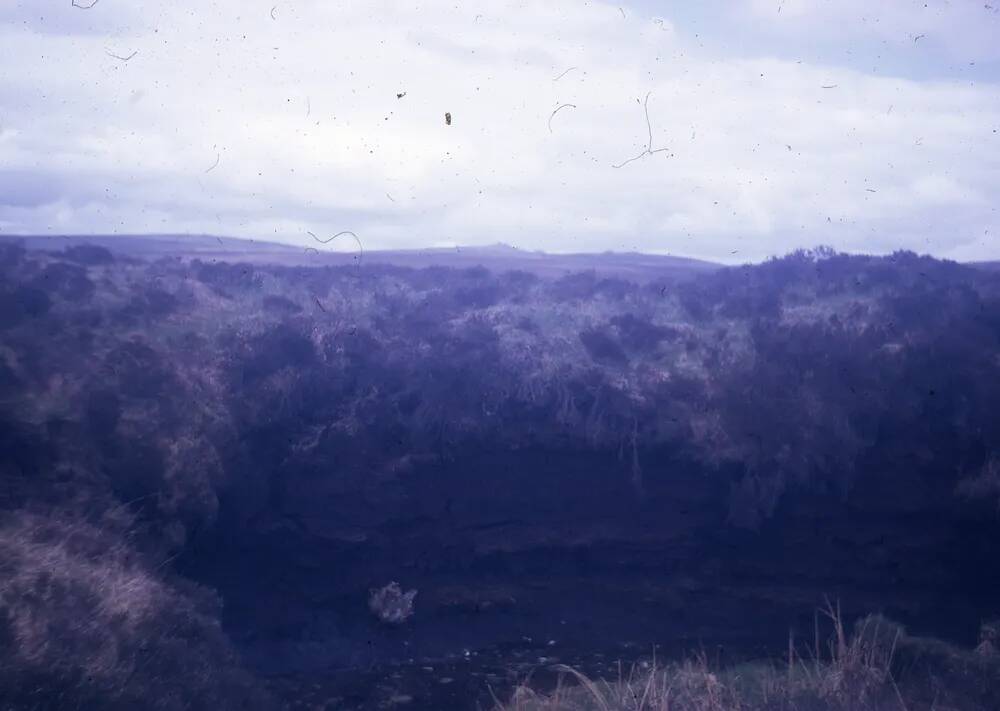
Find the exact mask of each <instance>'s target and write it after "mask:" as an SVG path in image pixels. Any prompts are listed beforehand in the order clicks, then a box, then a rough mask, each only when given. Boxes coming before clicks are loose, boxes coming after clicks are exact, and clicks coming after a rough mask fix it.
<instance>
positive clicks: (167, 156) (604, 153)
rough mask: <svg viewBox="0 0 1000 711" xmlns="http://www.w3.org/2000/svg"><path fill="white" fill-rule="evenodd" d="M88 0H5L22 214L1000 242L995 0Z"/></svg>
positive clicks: (68, 230) (505, 234) (742, 240)
mask: <svg viewBox="0 0 1000 711" xmlns="http://www.w3.org/2000/svg"><path fill="white" fill-rule="evenodd" d="M996 1H997V3H998V4H997V8H1000V0H996ZM73 2H76V3H77V4H78V5H82V6H87V5H89V4H90V3H91V2H92V0H58V1H49V0H0V231H2V232H4V233H20V234H26V233H40V234H79V233H129V234H131V233H147V232H149V233H178V232H196V233H210V234H222V235H232V236H241V237H254V238H262V237H263V238H269V239H272V240H276V241H282V242H292V243H299V244H302V245H303V246H309V245H313V246H315V242H314V241H313V240H312V238H311V237H309V236H308V234H307V232H313V233H315V234H317V235H319V236H321V237H322V236H325V235H332V234H334V233H336V232H339V231H341V230H353V231H354V232H356V233H357V234H358V236H359V237H360V239H361V240H362V241H363V243H364V244H365V247H366V248H367V249H379V248H399V247H424V246H443V245H453V244H461V245H472V244H487V243H494V242H506V243H508V244H512V245H514V246H517V247H520V248H524V249H544V250H548V251H562V252H566V251H603V250H639V251H646V252H657V253H669V254H680V255H690V256H698V257H705V258H710V259H718V260H723V261H743V260H747V259H761V258H764V257H766V256H769V255H773V254H783V253H785V252H787V251H789V250H791V249H794V248H796V247H800V246H815V245H818V244H826V245H831V246H833V247H835V248H838V249H844V250H849V251H866V252H885V251H891V250H895V249H912V250H915V251H918V252H929V253H932V254H936V255H939V256H945V257H950V258H956V259H987V258H992V259H996V258H1000V216H998V213H997V209H996V206H997V202H998V200H997V190H998V187H1000V133H998V130H1000V12H998V9H997V8H994V7H992V6H991V5H990V4H988V3H984V2H982V0H951V1H950V2H946V1H944V0H928V1H927V2H926V3H925V2H910V0H880V1H879V2H873V1H870V0H784V1H782V0H727V1H723V0H705V1H703V2H697V3H696V2H693V1H689V0H684V1H683V2H681V1H679V2H654V1H653V0H633V1H632V2H621V3H619V2H617V1H616V2H614V3H612V4H606V3H602V2H578V1H570V0H544V1H542V0H540V1H538V2H528V1H525V2H502V1H495V0H494V1H491V2H489V3H485V2H484V3H476V2H465V1H462V2H458V1H457V0H448V2H441V1H438V0H422V1H420V2H382V1H379V0H362V1H358V2H342V1H337V2H334V1H333V0H264V1H260V2H258V1H257V0H218V1H216V2H210V1H207V0H201V1H199V2H193V1H192V2H166V1H160V2H147V1H145V0H98V1H97V2H96V4H94V6H93V7H91V8H89V9H84V7H75V6H74V5H73ZM647 96H648V104H647V107H648V115H649V124H648V126H647V121H646V115H645V110H644V101H645V100H646V97H647ZM560 107H561V108H560ZM557 109H558V111H557ZM446 112H449V113H450V114H451V117H452V122H451V125H446V122H445V113H446ZM553 112H555V113H553ZM650 135H651V136H652V141H651V143H650ZM631 158H635V160H632V161H630V162H628V161H629V159H631ZM623 163H625V164H624V165H622V164H623ZM353 246H354V245H353V244H352V245H347V244H345V245H344V248H345V249H346V248H349V247H353Z"/></svg>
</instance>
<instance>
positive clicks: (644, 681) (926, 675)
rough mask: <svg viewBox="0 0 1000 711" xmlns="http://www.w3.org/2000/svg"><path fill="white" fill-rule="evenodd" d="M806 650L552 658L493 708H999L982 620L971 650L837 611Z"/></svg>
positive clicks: (991, 638)
mask: <svg viewBox="0 0 1000 711" xmlns="http://www.w3.org/2000/svg"><path fill="white" fill-rule="evenodd" d="M821 613H822V615H823V616H824V617H825V618H826V619H827V620H828V621H829V623H830V626H832V632H831V634H830V636H829V639H827V640H825V641H821V640H820V638H819V634H818V633H817V634H816V635H815V639H814V640H813V642H812V644H810V645H809V648H808V649H804V648H801V647H800V646H799V645H796V644H795V643H794V642H792V641H790V643H789V650H788V654H787V658H786V659H783V660H781V662H770V663H754V664H745V665H740V666H734V667H729V668H722V669H717V668H713V666H712V665H711V664H710V663H709V661H708V659H707V657H706V656H704V655H698V656H695V657H692V658H690V659H688V660H686V661H684V662H682V663H668V664H662V663H658V662H656V661H655V660H654V661H653V662H651V663H647V664H643V665H639V666H634V667H633V668H632V670H631V671H629V672H623V671H620V672H619V674H618V676H617V678H614V679H610V680H608V679H599V680H598V679H590V678H588V677H587V676H585V675H583V674H581V673H580V672H578V671H577V670H575V669H573V668H571V667H567V666H559V667H557V668H556V670H557V671H559V672H561V677H560V680H559V682H558V684H557V686H556V688H555V689H554V690H553V691H551V692H548V693H541V692H538V691H536V690H533V689H532V688H531V687H530V686H529V685H523V686H520V687H518V688H517V689H516V690H515V691H514V693H513V694H512V696H511V698H510V699H509V701H507V702H506V703H502V702H500V701H497V711H571V710H572V711H915V710H916V709H928V710H934V711H958V710H960V711H979V710H982V711H987V710H988V709H997V708H1000V654H998V652H997V650H996V647H995V641H996V628H995V626H992V625H984V626H983V630H982V636H981V641H980V644H979V646H978V647H976V648H975V649H972V650H969V649H961V648H959V647H956V646H953V645H951V644H947V643H944V642H941V641H938V640H933V639H927V638H920V637H912V636H910V635H908V634H907V632H906V630H905V629H904V628H903V627H902V626H900V625H898V624H896V623H894V622H892V621H889V620H887V619H885V618H883V617H880V616H869V617H866V618H864V619H861V620H859V621H858V622H857V623H856V624H855V625H854V627H853V630H850V631H849V630H847V629H846V628H845V625H844V622H843V620H842V618H841V616H840V613H839V611H838V610H837V609H836V608H835V607H832V606H828V607H826V608H825V609H823V610H822V611H821Z"/></svg>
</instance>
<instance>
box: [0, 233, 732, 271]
mask: <svg viewBox="0 0 1000 711" xmlns="http://www.w3.org/2000/svg"><path fill="white" fill-rule="evenodd" d="M0 239H9V240H15V241H20V242H21V243H23V244H24V246H25V247H27V248H29V249H38V250H50V251H60V250H63V249H65V248H66V247H71V246H74V245H83V244H91V245H97V246H100V247H105V248H106V249H110V250H112V251H114V252H115V253H117V254H120V255H123V256H129V257H135V258H141V259H158V258H161V257H179V258H181V259H185V260H189V259H200V260H202V261H210V260H213V259H215V260H224V261H240V262H249V263H253V264H280V265H282V266H335V265H343V264H348V265H349V264H357V263H358V262H359V261H360V263H361V264H365V263H367V264H391V265H394V266H400V267H412V268H414V269H420V268H423V267H429V266H443V267H453V268H458V269H461V268H464V267H475V266H483V267H487V268H489V269H493V270H500V271H513V270H521V271H526V272H531V273H532V274H537V275H539V276H550V277H558V276H562V275H564V274H568V273H573V272H581V271H591V270H593V271H594V272H596V273H598V274H601V275H606V276H618V277H622V278H628V279H632V280H636V281H651V280H652V279H657V278H662V277H663V276H664V275H665V273H669V275H670V276H673V277H675V278H677V277H687V276H693V275H695V274H705V273H708V272H713V271H715V270H717V269H720V268H721V267H722V265H720V264H715V263H713V262H707V261H703V260H700V259H689V258H686V257H672V256H663V255H653V254H641V253H638V252H604V253H600V254H595V253H590V254H548V253H546V252H529V251H524V250H521V249H517V248H515V247H511V246H509V245H505V244H496V245H489V246H479V247H454V248H429V249H412V250H377V251H375V250H373V251H365V252H363V253H361V252H359V251H346V252H341V251H338V252H334V251H331V250H328V249H325V248H324V247H323V245H321V244H306V245H304V246H302V247H298V246H293V245H288V244H279V243H276V242H264V241H260V240H247V239H239V238H234V237H219V236H214V235H73V236H70V235H52V236H49V235H43V236H0ZM352 245H353V243H352Z"/></svg>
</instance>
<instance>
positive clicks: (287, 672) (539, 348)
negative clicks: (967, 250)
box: [0, 238, 1000, 711]
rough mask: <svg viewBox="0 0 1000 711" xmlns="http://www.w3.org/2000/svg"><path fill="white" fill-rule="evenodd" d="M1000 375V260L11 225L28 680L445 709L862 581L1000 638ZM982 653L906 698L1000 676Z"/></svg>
mask: <svg viewBox="0 0 1000 711" xmlns="http://www.w3.org/2000/svg"><path fill="white" fill-rule="evenodd" d="M213 243H214V244H213ZM998 403H1000V271H997V270H995V269H993V268H992V267H991V266H990V265H963V264H958V263H954V262H946V261H940V260H936V259H933V258H930V257H922V256H918V255H915V254H913V253H909V252H900V253H896V254H893V255H889V256H884V257H872V256H851V255H844V254H837V253H833V252H831V251H829V250H825V249H817V250H812V251H801V252H796V253H793V254H790V255H788V256H785V257H783V258H780V259H774V260H770V261H768V262H765V263H763V264H759V265H753V266H742V267H728V268H723V267H720V266H718V265H711V264H707V263H704V262H697V261H694V260H681V259H671V258H656V257H643V256H641V255H592V256H580V255H577V256H568V257H545V256H542V255H537V254H531V253H522V252H517V251H516V250H510V249H505V248H493V249H486V250H478V251H477V250H462V251H460V252H455V251H441V252H439V253H435V252H424V253H375V254H367V255H363V256H360V257H358V256H354V255H346V256H345V255H330V254H318V253H315V251H309V252H305V251H303V250H301V249H298V250H296V249H293V248H285V247H278V246H274V245H270V246H269V245H257V244H254V245H247V244H246V243H239V244H237V243H236V242H235V241H230V240H226V241H223V240H221V239H219V240H217V239H216V238H199V239H198V240H192V241H189V242H184V241H176V240H174V241H171V240H169V239H163V240H160V241H159V242H158V241H156V240H148V241H146V242H143V241H142V240H138V239H136V240H127V241H122V242H115V241H114V239H113V238H104V239H101V238H94V239H91V240H81V239H68V240H60V239H53V238H44V239H42V238H25V239H7V238H4V239H2V240H0V451H2V452H3V455H2V457H0V708H4V709H6V708H11V709H21V708H25V709H29V708H30V709H63V708H87V709H89V708H101V709H134V708H149V709H164V710H168V709H169V710H171V711H173V710H174V709H188V708H191V709H229V708H234V709H235V708H259V709H265V708H266V709H270V708H280V707H281V705H282V704H285V705H289V706H291V707H296V708H298V707H301V708H310V707H312V708H379V707H387V706H392V705H401V706H404V707H408V708H418V706H419V704H420V703H425V702H424V701H422V697H421V693H423V691H422V689H423V687H421V686H420V684H419V683H417V682H413V683H412V684H411V686H406V684H405V683H404V682H399V684H397V686H392V683H390V682H387V681H386V680H387V679H391V678H395V677H393V674H396V675H397V676H398V675H399V674H403V672H400V671H399V670H401V669H412V668H415V666H416V667H420V668H423V667H425V666H426V667H427V668H431V669H434V668H441V667H440V666H439V665H440V664H442V662H439V661H438V660H451V661H447V662H446V663H444V664H446V665H447V668H448V669H452V670H454V669H457V668H458V667H460V666H461V665H462V664H463V663H465V662H463V658H464V659H469V658H471V657H473V656H475V655H481V657H482V658H485V657H487V656H490V655H493V656H491V657H490V658H491V659H495V660H497V661H496V667H497V668H498V669H500V668H502V667H503V666H504V665H505V664H506V663H507V662H508V661H509V660H510V659H514V658H515V657H517V658H518V659H520V658H521V657H518V656H517V655H527V656H530V658H531V660H532V664H534V665H535V666H538V667H545V666H546V662H547V661H550V660H549V659H548V657H552V656H554V655H555V654H556V653H558V655H559V657H560V659H561V660H563V661H566V660H568V659H569V658H571V657H572V656H573V654H575V653H577V652H579V651H580V650H591V651H594V650H597V651H599V652H600V654H601V655H609V656H607V658H608V659H613V658H615V657H614V656H611V655H616V654H618V655H624V654H633V659H638V658H640V657H641V656H642V655H644V654H646V653H647V651H648V650H649V649H650V648H651V647H652V645H657V649H659V650H661V651H660V652H658V654H661V655H663V654H665V655H667V656H671V655H676V656H678V658H679V657H680V656H682V655H684V654H685V653H688V652H690V651H692V650H701V651H702V653H704V654H707V655H708V656H709V657H710V658H711V661H712V662H713V663H714V664H719V665H721V666H726V665H727V664H731V663H737V662H739V661H741V660H745V659H750V658H759V657H771V658H780V657H782V656H783V655H784V656H787V649H788V647H789V630H790V629H793V630H797V631H798V633H799V634H800V637H802V638H806V639H809V640H813V637H814V630H815V636H816V638H817V640H818V637H819V636H823V637H824V638H825V636H826V635H827V634H828V633H829V632H830V630H829V629H828V628H829V622H830V620H829V619H825V618H824V621H823V629H822V631H820V630H819V626H820V623H819V622H818V621H817V619H818V618H817V617H816V616H815V610H816V608H817V606H819V605H821V604H822V603H823V601H824V600H825V599H827V598H829V599H831V600H839V601H840V603H841V605H842V608H841V609H842V615H843V619H844V620H845V621H846V622H845V624H853V621H854V620H856V619H860V618H862V616H863V615H865V614H867V613H883V614H885V615H887V616H889V617H891V618H892V619H894V620H897V621H898V622H901V623H903V624H905V625H906V626H907V628H908V629H909V630H910V633H912V634H913V635H914V636H913V637H909V636H900V639H905V640H911V641H912V640H913V639H922V638H925V637H938V638H941V639H944V640H948V643H949V644H952V645H955V647H954V648H955V649H956V650H957V649H966V650H971V649H972V648H973V647H975V646H976V645H977V644H979V645H980V648H981V649H986V651H987V652H988V651H989V649H990V644H991V641H990V640H991V639H992V638H990V637H989V630H991V629H993V627H991V626H990V624H989V621H990V620H992V619H995V618H996V616H997V615H998V614H1000V565H998V562H1000V561H998V552H1000V547H998V544H997V541H998V540H1000V414H998ZM391 581H398V582H399V583H400V584H401V585H402V586H403V587H404V588H405V589H415V590H417V591H418V593H417V597H416V603H415V613H414V615H413V617H412V619H409V620H407V621H406V622H405V623H404V624H402V625H397V626H387V625H384V624H380V623H379V621H378V620H377V619H375V618H374V617H373V616H372V615H371V614H370V613H369V611H368V607H367V605H368V596H369V591H370V590H372V589H373V588H378V587H381V586H384V585H386V584H387V583H389V582H391ZM984 623H986V625H985V626H984ZM887 624H888V623H887ZM983 630H986V632H983ZM835 631H836V625H834V632H835ZM907 634H909V633H907ZM900 635H903V633H900ZM983 635H986V636H985V637H984V636H983ZM809 644H810V645H812V644H813V642H812V641H810V642H809ZM893 644H894V645H895V641H894V642H893ZM940 644H942V645H943V644H944V642H942V643H940ZM623 645H624V646H623ZM984 645H985V646H984ZM911 646H912V645H911ZM901 648H907V647H906V644H902V645H901ZM623 649H626V650H633V651H631V652H623V651H622V650H623ZM816 649H817V650H818V649H819V644H818V641H817V643H816ZM846 649H848V645H847V643H846V642H845V644H844V647H843V648H842V649H841V652H843V650H846ZM497 650H508V652H503V651H497ZM551 650H555V652H553V651H551ZM515 652H516V653H515ZM819 654H821V652H817V655H819ZM956 654H957V652H956ZM832 656H833V657H834V660H833V661H836V657H837V654H836V653H834V654H833V655H832ZM986 656H987V657H988V656H989V655H988V654H987V655H986ZM602 658H604V657H602ZM618 658H620V657H618ZM983 658H984V659H985V657H983ZM977 659H978V657H977ZM539 660H542V661H539ZM553 661H554V660H553ZM883 661H884V662H885V664H890V661H889V660H883ZM491 663H492V662H491ZM970 663H971V662H970ZM976 664H979V665H980V666H978V667H975V669H976V671H975V673H974V674H973V673H972V672H968V673H967V670H966V671H963V672H962V674H960V675H959V676H962V675H964V676H962V678H963V679H966V680H967V679H968V678H970V677H969V675H970V674H972V676H974V677H975V679H976V680H977V681H976V684H974V685H973V686H974V689H973V690H972V691H969V690H968V689H966V688H964V687H963V688H961V689H956V688H954V687H953V686H951V685H950V681H949V680H950V679H951V677H949V676H948V674H946V673H945V672H943V671H940V670H938V671H935V672H934V674H937V676H936V677H935V678H940V679H943V680H944V681H942V682H941V684H939V685H938V686H935V690H934V693H933V694H930V693H929V692H928V693H927V694H924V691H926V689H924V691H921V694H923V695H920V696H918V697H914V699H912V700H910V699H907V701H908V703H907V707H908V708H931V707H932V706H930V705H929V702H928V703H927V704H925V705H921V704H922V703H923V702H924V701H927V699H928V698H933V699H934V703H935V704H938V705H937V706H936V708H942V709H943V708H956V707H957V708H963V709H965V708H969V709H974V708H983V709H988V708H995V703H996V701H997V699H1000V681H998V679H1000V676H998V673H997V668H996V666H995V665H994V666H989V664H987V662H985V661H981V662H976ZM990 664H992V662H991V663H990ZM436 665H438V666H436ZM518 669H521V668H518ZM602 670H603V671H604V672H606V671H607V669H606V668H605V667H602V668H600V669H596V672H601V671H602ZM517 673H520V671H518V672H517ZM588 673H594V672H592V671H590V670H588ZM449 674H450V675H451V676H450V677H449V678H451V677H455V678H456V679H459V681H457V682H455V683H451V684H444V685H442V684H440V683H439V682H440V679H439V678H438V677H439V676H440V674H439V673H438V672H435V677H434V684H433V688H434V689H435V691H434V692H433V694H438V696H435V697H434V699H436V700H435V701H433V703H436V704H438V706H436V707H437V708H448V707H450V708H475V706H476V704H477V703H479V704H483V703H484V699H485V703H487V704H488V703H489V701H490V699H491V696H490V694H489V693H487V681H490V680H493V681H492V685H491V687H490V688H491V689H493V690H495V691H496V693H498V694H499V695H500V697H501V699H503V700H504V701H506V698H505V697H504V694H509V693H510V692H511V691H512V689H513V684H516V683H517V682H518V681H522V680H523V678H507V677H504V676H503V674H502V672H496V674H497V675H499V676H496V678H494V677H493V676H490V675H491V674H494V672H492V671H490V672H486V671H484V672H483V674H484V675H485V676H483V677H481V678H480V677H474V676H471V675H466V677H462V678H459V676H458V675H459V674H460V672H457V671H451V672H449ZM956 674H957V672H956ZM403 676H405V674H403ZM515 676H516V674H515ZM645 678H646V679H647V680H648V679H649V678H656V677H648V676H647V677H645ZM701 678H702V680H704V678H705V677H701ZM713 678H714V677H713ZM720 678H721V677H720ZM329 679H342V680H344V681H343V683H341V682H337V684H334V685H333V686H331V687H330V688H329V689H326V688H324V689H323V692H324V694H326V696H325V697H324V698H317V699H314V700H310V701H309V704H310V705H305V703H306V702H305V701H303V699H305V698H306V697H307V695H308V694H311V693H313V691H310V690H313V687H314V685H316V686H317V688H318V686H319V685H321V680H329ZM359 679H360V680H361V681H358V680H359ZM322 683H325V682H322ZM407 683H409V682H407ZM421 683H423V682H421ZM387 684H388V685H387ZM352 685H353V686H352ZM307 687H308V688H307ZM355 687H357V688H355ZM361 687H364V688H363V689H361V690H359V688H361ZM397 687H398V688H397ZM404 687H405V688H404ZM411 687H412V688H415V689H417V691H415V692H411V691H407V689H410V688H411ZM445 687H447V688H446V689H445V690H444V691H442V690H441V689H444V688H445ZM401 688H404V689H403V691H400V689H401ZM922 688H923V687H922ZM904 691H905V687H904ZM404 692H405V693H404ZM894 693H896V692H894ZM430 694H431V692H430V691H428V692H427V695H430ZM441 694H446V696H441ZM310 698H311V697H310ZM442 698H445V699H450V701H442V700H441V699H442ZM895 698H896V696H895V695H894V696H893V701H892V703H895ZM519 699H521V697H516V698H514V699H513V700H512V702H511V703H512V704H514V705H519V706H518V707H520V708H563V707H564V706H561V705H559V703H556V702H553V701H552V700H551V699H548V700H539V698H537V697H535V698H533V700H532V701H531V703H530V704H529V703H527V702H523V699H521V700H519ZM899 702H900V703H903V700H902V698H900V699H899ZM426 703H432V702H426ZM574 703H576V702H574ZM580 703H581V704H582V702H580ZM720 703H721V702H720ZM727 703H728V702H727ZM734 703H735V702H733V703H731V704H729V705H728V706H723V705H720V706H709V705H701V706H696V705H693V704H694V702H692V703H691V704H690V705H687V706H681V708H702V709H716V708H720V709H721V708H737V706H734V705H733V704H734ZM873 703H874V702H873ZM296 704H299V705H298V706H296ZM442 704H448V705H442ZM532 704H535V705H532ZM544 704H549V705H544ZM419 707H420V708H435V706H433V705H427V706H419ZM598 707H600V706H595V708H598ZM612 707H614V708H618V707H617V706H613V705H612ZM625 707H626V706H624V705H623V706H622V708H625ZM632 707H633V706H628V708H632ZM567 708H568V706H567ZM657 708H659V707H657ZM755 708H756V707H755ZM803 708H804V707H803ZM817 708H818V707H817ZM824 708H826V707H824ZM885 708H890V706H885ZM892 708H898V707H892Z"/></svg>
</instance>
